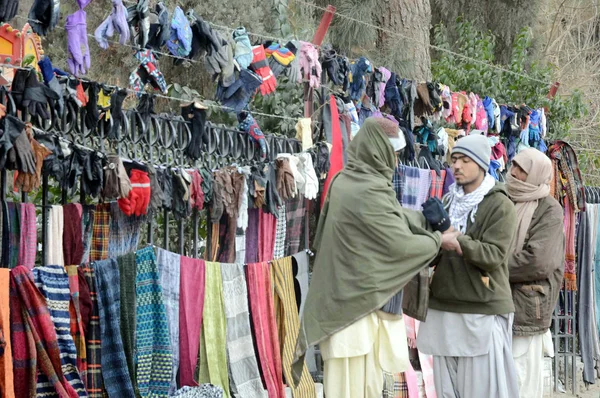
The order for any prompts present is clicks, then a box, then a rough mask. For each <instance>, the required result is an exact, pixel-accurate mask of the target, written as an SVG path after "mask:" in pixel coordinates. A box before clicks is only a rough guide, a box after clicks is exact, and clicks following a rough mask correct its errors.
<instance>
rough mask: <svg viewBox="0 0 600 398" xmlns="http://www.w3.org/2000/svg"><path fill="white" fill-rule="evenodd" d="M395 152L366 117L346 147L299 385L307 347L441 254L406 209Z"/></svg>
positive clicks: (313, 292)
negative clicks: (395, 179)
mask: <svg viewBox="0 0 600 398" xmlns="http://www.w3.org/2000/svg"><path fill="white" fill-rule="evenodd" d="M394 167H395V156H394V151H393V148H392V145H391V144H390V142H389V140H388V138H387V136H386V135H385V133H384V132H383V130H382V129H381V127H379V125H378V124H377V122H376V121H375V120H373V119H371V118H369V119H367V120H366V121H365V123H364V124H363V126H362V127H361V129H360V131H359V132H358V133H357V135H356V137H355V138H354V139H353V140H352V142H351V143H350V145H349V146H348V164H347V165H346V167H345V168H344V170H342V171H341V172H340V173H339V174H338V176H337V177H336V179H335V181H334V182H333V183H332V186H331V188H330V190H329V193H328V195H327V200H326V203H325V206H324V207H323V210H322V213H321V217H320V220H319V226H318V228H317V238H316V239H315V242H316V247H315V248H316V249H317V250H318V249H319V247H323V248H324V250H318V252H317V256H316V259H315V265H314V272H313V277H312V284H311V286H310V289H309V291H308V295H307V298H306V304H305V307H304V314H303V319H302V325H301V327H300V333H299V336H298V340H297V344H296V358H295V361H294V381H295V383H297V382H298V380H299V379H300V376H301V374H302V373H301V372H302V368H303V365H304V354H305V352H306V350H307V348H308V347H310V346H312V345H316V344H318V343H319V342H321V341H323V340H324V339H326V338H327V337H329V336H331V335H332V334H334V333H335V332H337V331H339V330H341V329H343V328H345V327H347V326H349V325H350V324H352V323H354V322H355V321H357V320H359V319H361V318H363V317H364V316H366V315H368V314H370V313H371V312H373V311H375V310H377V309H379V308H381V307H382V306H383V305H384V304H385V303H387V302H388V301H389V300H390V298H391V297H392V296H394V295H395V294H396V293H398V292H399V291H400V290H401V289H402V288H403V287H404V285H406V283H408V281H409V280H410V279H411V278H413V277H414V276H415V275H416V274H417V273H418V272H419V271H420V270H421V269H422V268H423V267H425V266H427V265H428V264H429V263H430V262H431V261H432V260H433V258H434V257H435V256H436V255H437V253H438V250H439V248H440V244H441V235H440V234H439V233H437V232H436V233H431V232H429V231H427V230H426V229H425V219H424V218H423V216H422V215H421V214H420V213H416V212H412V211H410V210H407V209H403V208H402V207H401V206H400V204H399V203H398V200H397V199H396V194H395V192H394V189H393V187H392V174H393V170H394Z"/></svg>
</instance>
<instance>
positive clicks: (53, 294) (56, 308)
mask: <svg viewBox="0 0 600 398" xmlns="http://www.w3.org/2000/svg"><path fill="white" fill-rule="evenodd" d="M33 279H34V281H35V285H36V286H37V288H38V289H39V291H40V292H41V293H42V295H43V296H44V297H45V298H46V302H47V303H48V310H49V311H50V318H51V319H52V322H53V323H54V328H55V329H56V338H57V341H58V349H59V350H60V359H61V364H62V371H63V374H64V376H65V378H66V379H67V381H68V382H69V384H70V385H71V386H72V387H73V389H75V391H77V394H78V395H79V396H80V397H87V396H88V394H87V392H86V390H85V386H84V385H83V381H82V379H81V375H80V374H79V371H78V369H77V349H76V348H75V343H74V342H73V337H72V336H71V318H70V314H69V302H70V301H71V290H70V288H69V276H68V275H67V272H66V271H65V268H64V267H63V266H60V265H48V266H45V267H35V268H34V269H33ZM53 390H54V387H53V383H52V382H50V381H49V380H48V378H46V377H45V376H43V375H41V374H40V376H39V377H38V383H37V394H38V396H45V394H47V393H48V392H50V391H53Z"/></svg>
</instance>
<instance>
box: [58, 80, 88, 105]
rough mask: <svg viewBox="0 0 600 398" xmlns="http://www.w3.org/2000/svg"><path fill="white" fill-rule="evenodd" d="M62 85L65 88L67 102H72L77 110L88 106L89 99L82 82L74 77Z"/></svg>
mask: <svg viewBox="0 0 600 398" xmlns="http://www.w3.org/2000/svg"><path fill="white" fill-rule="evenodd" d="M61 85H62V86H64V91H65V93H66V98H67V101H71V102H72V103H73V104H75V106H76V107H77V108H81V107H84V106H86V105H87V102H88V98H87V96H86V95H85V91H84V89H83V84H82V83H81V80H79V79H77V78H74V77H72V78H69V79H67V80H66V81H65V83H64V84H61Z"/></svg>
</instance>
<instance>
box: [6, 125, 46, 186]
mask: <svg viewBox="0 0 600 398" xmlns="http://www.w3.org/2000/svg"><path fill="white" fill-rule="evenodd" d="M25 131H26V132H27V138H28V139H29V143H30V144H31V148H32V149H33V156H34V158H35V173H25V172H19V173H18V175H17V179H16V181H15V187H16V188H17V189H20V190H21V192H31V191H32V190H35V189H38V188H39V187H40V183H41V178H42V167H43V166H44V160H45V159H46V158H47V157H48V156H49V155H51V154H52V151H50V150H49V149H48V148H46V147H45V146H43V145H41V144H40V143H39V142H37V141H36V140H35V139H34V138H33V130H32V128H31V123H27V124H26V126H25Z"/></svg>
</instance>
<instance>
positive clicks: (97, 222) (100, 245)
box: [90, 203, 110, 261]
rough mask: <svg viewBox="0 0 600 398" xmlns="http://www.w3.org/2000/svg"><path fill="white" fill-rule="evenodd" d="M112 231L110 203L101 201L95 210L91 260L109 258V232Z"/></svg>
mask: <svg viewBox="0 0 600 398" xmlns="http://www.w3.org/2000/svg"><path fill="white" fill-rule="evenodd" d="M109 232H110V204H109V203H101V204H99V205H97V206H96V211H95V212H94V224H93V227H92V245H91V247H90V261H98V260H106V259H107V258H108V234H109Z"/></svg>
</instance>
